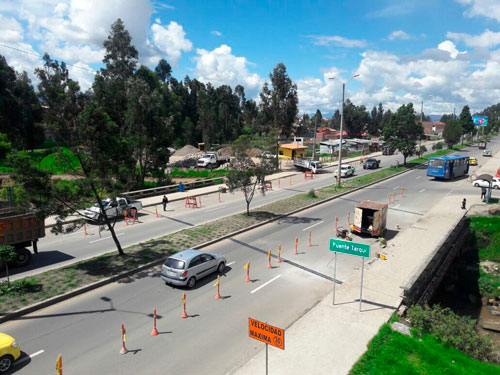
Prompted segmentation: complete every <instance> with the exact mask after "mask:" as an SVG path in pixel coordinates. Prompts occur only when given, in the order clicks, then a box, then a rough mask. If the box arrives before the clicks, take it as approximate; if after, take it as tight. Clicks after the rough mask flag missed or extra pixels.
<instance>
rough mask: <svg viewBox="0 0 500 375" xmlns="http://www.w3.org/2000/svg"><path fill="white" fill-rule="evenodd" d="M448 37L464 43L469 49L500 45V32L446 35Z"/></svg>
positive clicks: (486, 31)
mask: <svg viewBox="0 0 500 375" xmlns="http://www.w3.org/2000/svg"><path fill="white" fill-rule="evenodd" d="M446 37H447V38H450V39H453V40H455V41H457V42H460V41H463V42H464V43H465V45H466V46H468V47H474V48H477V47H484V48H491V47H495V46H497V45H499V44H500V32H494V31H490V30H488V29H486V30H485V31H484V32H483V33H482V34H479V35H470V34H465V33H452V32H448V33H446Z"/></svg>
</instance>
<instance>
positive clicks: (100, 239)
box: [89, 233, 125, 243]
mask: <svg viewBox="0 0 500 375" xmlns="http://www.w3.org/2000/svg"><path fill="white" fill-rule="evenodd" d="M122 234H125V233H117V234H116V236H117V237H118V236H121V235H122ZM108 238H113V237H111V236H109V237H103V238H99V239H97V240H94V241H90V242H89V243H94V242H98V241H104V240H107V239H108Z"/></svg>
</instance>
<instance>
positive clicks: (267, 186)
mask: <svg viewBox="0 0 500 375" xmlns="http://www.w3.org/2000/svg"><path fill="white" fill-rule="evenodd" d="M264 190H273V183H272V182H271V181H264Z"/></svg>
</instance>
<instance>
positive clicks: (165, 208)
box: [161, 195, 168, 211]
mask: <svg viewBox="0 0 500 375" xmlns="http://www.w3.org/2000/svg"><path fill="white" fill-rule="evenodd" d="M161 203H162V204H163V211H166V210H167V203H168V198H167V196H166V195H164V196H163V199H162V201H161Z"/></svg>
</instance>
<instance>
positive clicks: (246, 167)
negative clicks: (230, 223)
mask: <svg viewBox="0 0 500 375" xmlns="http://www.w3.org/2000/svg"><path fill="white" fill-rule="evenodd" d="M271 143H272V141H271ZM250 145H252V138H251V137H249V136H241V137H239V138H238V139H237V140H236V141H235V142H234V143H233V151H234V152H235V154H236V157H235V158H234V159H231V162H230V163H229V170H228V174H227V182H226V184H227V187H228V188H229V191H230V192H234V191H236V190H241V191H243V195H244V197H245V202H246V206H247V216H250V203H251V202H252V199H253V197H254V195H255V190H256V187H257V184H258V183H259V181H260V182H264V179H265V176H267V175H269V174H271V173H272V171H273V170H274V167H273V161H272V159H266V158H262V159H261V160H260V162H259V163H255V162H254V161H253V160H252V159H251V158H250V157H248V156H247V155H246V153H245V150H246V149H247V148H248V147H249V146H250ZM262 193H263V194H264V193H265V190H264V189H262Z"/></svg>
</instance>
